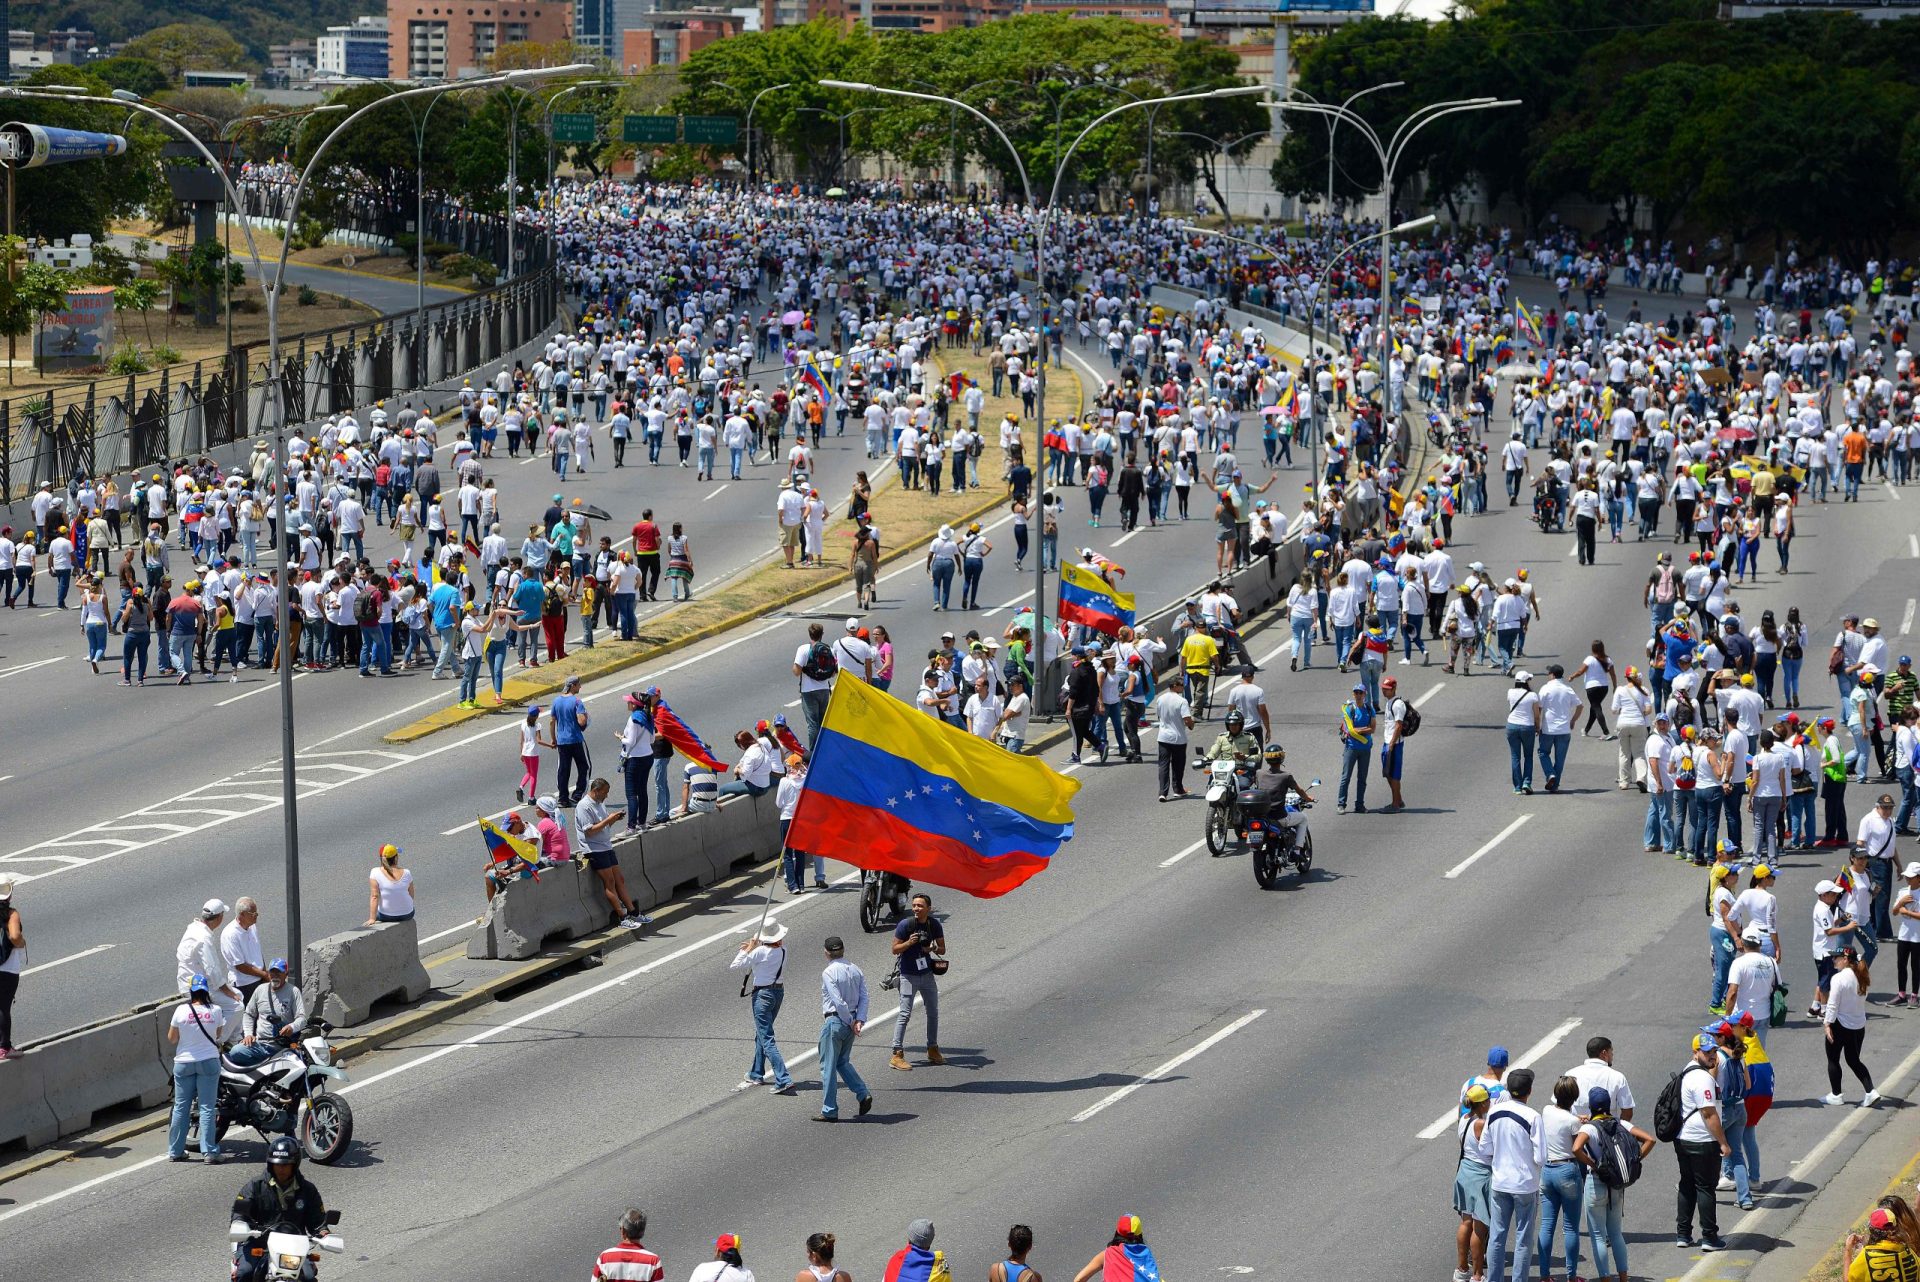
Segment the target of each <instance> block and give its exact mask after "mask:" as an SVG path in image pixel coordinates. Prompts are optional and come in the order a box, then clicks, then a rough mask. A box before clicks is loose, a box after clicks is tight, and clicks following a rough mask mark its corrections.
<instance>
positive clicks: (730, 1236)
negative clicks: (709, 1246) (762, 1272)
mask: <svg viewBox="0 0 1920 1282" xmlns="http://www.w3.org/2000/svg"><path fill="white" fill-rule="evenodd" d="M713 1249H714V1250H715V1251H738V1250H739V1249H740V1235H739V1234H738V1233H722V1234H721V1235H720V1236H719V1237H717V1238H715V1239H714V1240H713Z"/></svg>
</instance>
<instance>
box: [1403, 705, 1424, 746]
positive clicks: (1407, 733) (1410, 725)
mask: <svg viewBox="0 0 1920 1282" xmlns="http://www.w3.org/2000/svg"><path fill="white" fill-rule="evenodd" d="M1400 705H1401V706H1400V738H1401V739H1402V740H1406V739H1411V738H1412V737H1413V736H1414V735H1417V734H1419V733H1420V709H1418V708H1416V707H1414V706H1413V705H1412V704H1411V703H1408V702H1407V701H1406V700H1405V699H1402V700H1401V701H1400Z"/></svg>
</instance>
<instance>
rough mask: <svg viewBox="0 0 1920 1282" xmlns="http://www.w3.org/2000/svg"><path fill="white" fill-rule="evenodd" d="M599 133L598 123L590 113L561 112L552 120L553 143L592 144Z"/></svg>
mask: <svg viewBox="0 0 1920 1282" xmlns="http://www.w3.org/2000/svg"><path fill="white" fill-rule="evenodd" d="M599 133H600V122H599V120H598V119H596V118H595V117H594V115H593V113H592V112H588V111H563V112H560V113H558V114H556V115H555V116H554V118H553V140H554V141H555V142H592V141H593V140H594V139H595V138H596V137H598V136H599Z"/></svg>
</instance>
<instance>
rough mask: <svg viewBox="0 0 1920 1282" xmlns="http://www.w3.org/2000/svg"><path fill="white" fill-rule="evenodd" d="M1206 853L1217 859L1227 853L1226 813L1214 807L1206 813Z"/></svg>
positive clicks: (1222, 808) (1220, 808)
mask: <svg viewBox="0 0 1920 1282" xmlns="http://www.w3.org/2000/svg"><path fill="white" fill-rule="evenodd" d="M1207 853H1208V854H1209V855H1212V856H1213V857H1214V858H1215V859H1218V858H1219V857H1220V856H1221V855H1224V854H1226V853H1227V812H1226V810H1225V808H1224V807H1221V806H1215V807H1214V808H1213V809H1212V810H1210V811H1209V812H1208V813H1207Z"/></svg>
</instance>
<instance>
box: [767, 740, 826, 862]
mask: <svg viewBox="0 0 1920 1282" xmlns="http://www.w3.org/2000/svg"><path fill="white" fill-rule="evenodd" d="M806 786H807V758H806V754H805V753H799V752H789V753H788V754H787V772H786V773H785V774H783V775H781V776H780V786H779V787H778V788H776V789H775V790H774V794H773V799H774V801H775V803H777V804H778V805H779V807H780V871H781V873H782V874H783V875H784V876H785V877H786V879H787V893H788V894H790V895H797V894H799V893H800V892H801V891H802V890H804V889H806V882H807V857H806V855H805V854H803V853H802V852H800V851H798V850H795V849H793V848H792V847H791V846H789V845H787V829H788V828H789V827H791V826H792V824H793V812H794V810H795V809H796V808H797V807H798V806H799V805H800V794H801V792H803V791H804V790H805V789H806ZM814 867H815V876H816V879H818V880H822V881H824V880H825V879H826V873H827V861H826V860H825V859H823V858H820V857H818V856H816V857H815V859H814Z"/></svg>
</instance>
